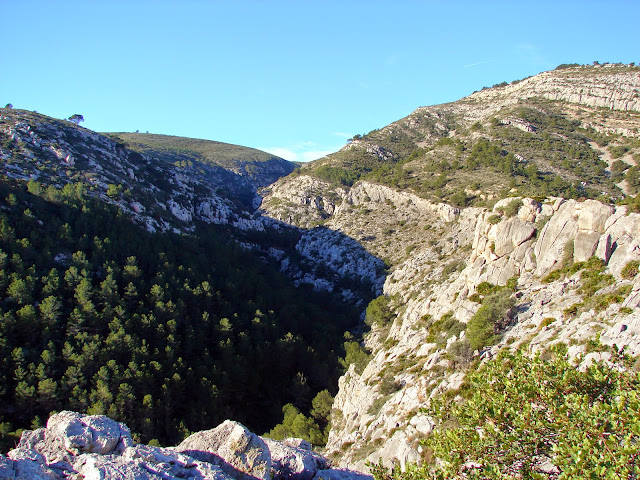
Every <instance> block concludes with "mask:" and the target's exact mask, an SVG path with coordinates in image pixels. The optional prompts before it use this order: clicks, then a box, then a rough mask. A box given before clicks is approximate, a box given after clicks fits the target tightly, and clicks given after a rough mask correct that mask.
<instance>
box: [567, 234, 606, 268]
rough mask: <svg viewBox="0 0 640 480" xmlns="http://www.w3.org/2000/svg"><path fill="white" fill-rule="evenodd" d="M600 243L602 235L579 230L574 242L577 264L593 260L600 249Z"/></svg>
mask: <svg viewBox="0 0 640 480" xmlns="http://www.w3.org/2000/svg"><path fill="white" fill-rule="evenodd" d="M599 241H600V234H599V233H598V232H590V231H584V230H578V233H577V234H576V238H575V240H574V241H573V259H574V260H575V261H576V262H584V261H586V260H588V259H589V258H591V257H592V256H593V254H594V253H595V251H596V248H597V247H598V242H599ZM605 254H606V251H605Z"/></svg>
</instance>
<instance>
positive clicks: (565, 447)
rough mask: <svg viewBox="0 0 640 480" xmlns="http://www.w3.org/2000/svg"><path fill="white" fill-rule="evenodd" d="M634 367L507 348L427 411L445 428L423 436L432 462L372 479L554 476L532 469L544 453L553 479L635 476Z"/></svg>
mask: <svg viewBox="0 0 640 480" xmlns="http://www.w3.org/2000/svg"><path fill="white" fill-rule="evenodd" d="M631 365H632V361H631V359H629V358H628V357H625V356H623V355H622V354H616V355H614V358H613V359H612V365H611V364H608V363H604V362H602V363H595V364H593V363H592V364H591V365H590V366H588V367H587V368H586V369H585V370H581V369H576V368H575V366H574V364H572V363H571V362H570V361H569V360H568V359H567V358H566V357H565V356H560V355H551V356H550V358H549V360H548V361H545V360H543V359H542V358H541V357H535V358H528V357H525V356H524V355H523V354H522V353H516V354H512V353H508V352H505V353H503V354H501V355H500V356H498V358H496V359H494V360H492V361H489V362H487V363H486V364H484V365H482V366H481V367H480V368H479V369H478V370H477V371H476V372H474V373H472V374H470V375H469V376H468V378H467V381H466V384H467V387H466V389H465V391H464V392H463V393H462V395H464V397H465V398H466V400H464V401H462V402H460V401H459V400H457V399H455V398H454V396H453V395H449V396H443V397H440V398H436V399H434V400H433V401H432V403H431V407H430V408H429V410H428V411H427V412H426V413H427V414H428V415H430V416H431V417H433V418H435V419H437V421H438V424H439V428H437V429H436V430H435V431H434V432H433V433H432V434H431V435H429V436H427V437H426V438H425V439H424V440H423V442H422V443H423V446H424V448H425V451H426V452H427V454H428V455H427V462H425V463H423V464H422V465H408V466H407V468H406V469H402V471H401V469H396V470H394V471H393V472H392V474H391V475H389V472H387V471H386V469H384V468H383V467H381V466H378V467H373V473H374V478H375V479H376V480H420V479H447V478H474V479H506V478H531V479H533V478H548V477H547V476H546V475H542V474H540V473H539V472H537V471H536V470H537V468H536V467H537V466H539V462H540V459H541V458H542V459H548V460H549V461H551V462H552V464H553V465H554V466H555V467H556V468H557V469H558V470H559V476H557V478H562V479H583V478H612V479H614V478H616V479H617V478H637V477H638V474H640V463H639V462H638V445H639V444H640V416H638V414H637V412H638V411H640V396H638V391H639V390H640V376H639V375H638V373H637V372H635V371H633V369H632V368H631ZM469 465H473V467H471V468H469ZM554 478H556V477H554Z"/></svg>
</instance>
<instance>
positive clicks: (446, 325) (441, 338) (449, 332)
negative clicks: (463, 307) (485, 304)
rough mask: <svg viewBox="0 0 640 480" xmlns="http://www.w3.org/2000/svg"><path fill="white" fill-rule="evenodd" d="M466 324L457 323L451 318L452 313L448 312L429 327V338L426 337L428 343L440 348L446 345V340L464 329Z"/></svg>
mask: <svg viewBox="0 0 640 480" xmlns="http://www.w3.org/2000/svg"><path fill="white" fill-rule="evenodd" d="M466 326H467V325H466V324H465V323H463V322H459V321H458V320H456V319H455V318H453V313H451V312H449V313H446V314H445V315H443V316H442V318H440V320H436V321H435V322H433V324H432V325H431V326H430V327H429V336H428V337H427V342H428V343H435V344H437V345H438V346H440V347H442V346H444V345H446V343H447V340H448V339H449V338H451V337H453V336H454V335H459V334H460V332H462V331H463V330H464V329H465V328H466Z"/></svg>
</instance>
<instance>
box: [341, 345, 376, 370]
mask: <svg viewBox="0 0 640 480" xmlns="http://www.w3.org/2000/svg"><path fill="white" fill-rule="evenodd" d="M344 353H345V354H344V358H341V359H339V361H340V364H341V365H342V366H343V368H344V369H345V371H346V370H347V369H348V368H349V365H351V364H352V363H353V364H355V369H356V372H357V373H362V371H363V370H364V368H365V367H366V366H367V364H368V363H369V360H370V359H371V355H370V354H369V353H368V352H367V351H366V350H365V349H364V348H363V347H362V345H360V344H359V343H358V342H355V341H346V342H344Z"/></svg>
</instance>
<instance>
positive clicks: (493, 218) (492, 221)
mask: <svg viewBox="0 0 640 480" xmlns="http://www.w3.org/2000/svg"><path fill="white" fill-rule="evenodd" d="M501 218H502V217H501V216H500V215H498V214H497V213H494V214H493V215H489V218H487V222H489V223H490V224H491V225H495V224H496V223H500V219H501Z"/></svg>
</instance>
